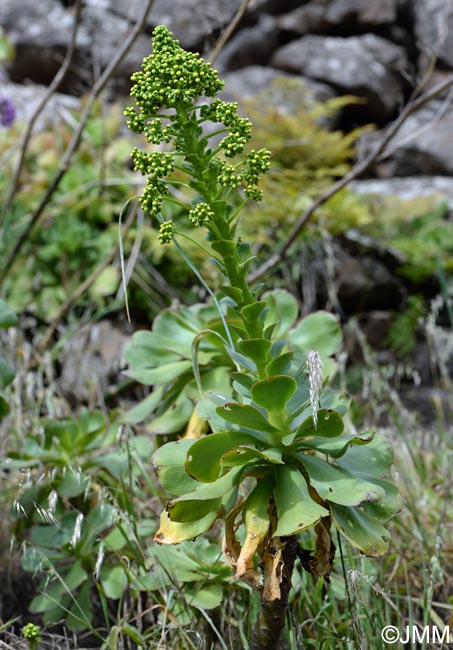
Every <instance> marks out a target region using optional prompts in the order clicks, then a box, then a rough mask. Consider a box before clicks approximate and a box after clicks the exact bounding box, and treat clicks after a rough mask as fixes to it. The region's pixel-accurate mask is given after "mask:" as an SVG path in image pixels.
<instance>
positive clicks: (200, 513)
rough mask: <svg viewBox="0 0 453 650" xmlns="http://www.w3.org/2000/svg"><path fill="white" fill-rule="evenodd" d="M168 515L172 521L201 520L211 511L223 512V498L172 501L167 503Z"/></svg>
mask: <svg viewBox="0 0 453 650" xmlns="http://www.w3.org/2000/svg"><path fill="white" fill-rule="evenodd" d="M167 512H168V516H169V517H170V519H171V520H172V521H177V522H179V523H188V522H193V521H199V520H200V519H203V517H206V516H207V515H209V513H216V515H220V514H221V513H222V499H221V498H219V497H217V498H216V499H204V500H198V499H192V500H191V501H170V503H168V504H167Z"/></svg>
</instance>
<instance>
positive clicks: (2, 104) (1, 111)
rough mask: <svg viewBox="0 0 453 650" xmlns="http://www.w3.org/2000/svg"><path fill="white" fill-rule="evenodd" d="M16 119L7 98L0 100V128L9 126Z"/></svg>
mask: <svg viewBox="0 0 453 650" xmlns="http://www.w3.org/2000/svg"><path fill="white" fill-rule="evenodd" d="M15 117H16V109H15V108H14V104H13V103H12V101H11V100H10V99H8V98H7V97H2V98H0V124H1V125H2V126H6V127H8V126H11V124H12V123H13V122H14V119H15Z"/></svg>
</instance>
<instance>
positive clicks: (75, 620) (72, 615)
mask: <svg viewBox="0 0 453 650" xmlns="http://www.w3.org/2000/svg"><path fill="white" fill-rule="evenodd" d="M92 619H93V606H92V604H91V597H90V582H89V581H88V580H87V581H86V582H85V583H84V584H83V585H82V588H81V589H80V592H79V593H78V594H77V597H76V599H75V602H74V603H73V604H72V605H71V607H70V608H69V614H68V617H67V619H66V625H67V626H68V629H69V630H72V631H77V630H86V629H87V628H88V627H90V623H91V621H92Z"/></svg>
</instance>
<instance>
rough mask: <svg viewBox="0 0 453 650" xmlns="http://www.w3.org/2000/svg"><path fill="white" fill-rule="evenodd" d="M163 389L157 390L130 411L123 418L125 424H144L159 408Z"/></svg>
mask: <svg viewBox="0 0 453 650" xmlns="http://www.w3.org/2000/svg"><path fill="white" fill-rule="evenodd" d="M162 394H163V389H162V388H161V387H158V388H156V389H155V390H153V392H152V393H150V394H149V395H148V396H147V397H145V399H143V400H142V401H141V402H139V403H138V404H137V406H134V408H132V409H130V410H129V411H128V412H127V413H125V414H124V416H123V422H126V423H128V424H137V423H138V422H143V420H146V418H147V417H148V416H149V415H150V413H153V411H154V410H155V409H156V408H157V407H158V405H159V403H160V401H161V400H162Z"/></svg>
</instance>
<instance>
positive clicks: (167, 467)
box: [152, 436, 210, 496]
mask: <svg viewBox="0 0 453 650" xmlns="http://www.w3.org/2000/svg"><path fill="white" fill-rule="evenodd" d="M209 437H210V436H209ZM204 439H205V438H202V440H204ZM193 444H194V441H193V440H176V441H175V442H167V444H166V445H163V446H162V447H159V449H158V450H157V451H156V452H155V453H154V454H153V457H152V463H153V468H154V471H155V472H156V474H157V478H158V479H159V483H160V484H161V485H162V487H163V488H164V489H165V490H167V491H168V492H170V493H171V494H176V495H178V496H181V495H183V494H186V493H188V492H193V491H194V490H196V489H197V487H198V486H199V483H198V481H194V479H193V478H191V477H190V476H189V475H188V474H187V472H186V471H185V470H184V463H185V460H186V456H187V452H188V450H189V449H190V447H191V446H192V445H193Z"/></svg>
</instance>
